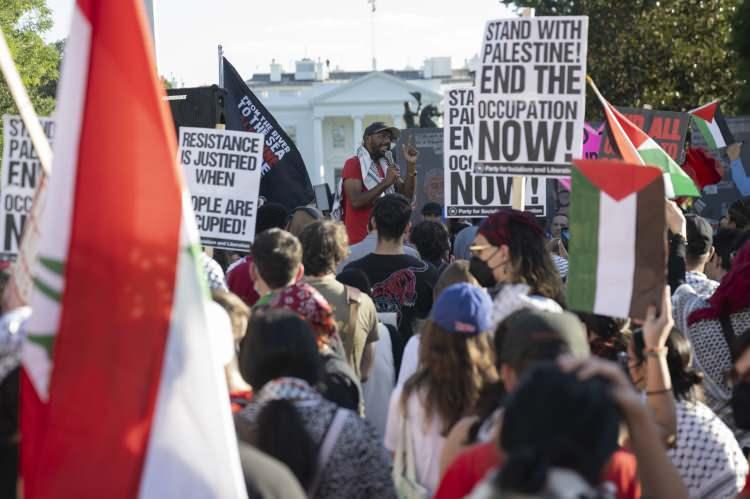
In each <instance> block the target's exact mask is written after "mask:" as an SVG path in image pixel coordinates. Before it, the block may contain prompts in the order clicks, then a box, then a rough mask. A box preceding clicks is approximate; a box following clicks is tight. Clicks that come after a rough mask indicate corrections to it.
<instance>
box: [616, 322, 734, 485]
mask: <svg viewBox="0 0 750 499" xmlns="http://www.w3.org/2000/svg"><path fill="white" fill-rule="evenodd" d="M666 347H667V349H668V351H667V366H668V367H669V375H670V377H671V379H672V393H673V394H674V398H675V406H676V410H677V439H676V442H675V445H674V446H673V447H672V448H671V449H669V450H668V451H667V454H668V455H669V457H670V459H671V460H672V462H673V463H674V465H675V467H676V468H677V470H678V471H679V473H680V475H681V476H682V479H683V481H684V482H685V485H686V486H687V488H688V492H689V493H690V497H707V498H708V497H710V498H730V497H731V498H733V497H735V496H736V495H737V493H738V492H739V491H740V490H742V487H743V485H744V483H745V477H746V475H747V472H748V465H747V460H746V459H745V457H744V455H743V454H742V449H740V446H739V445H738V444H737V440H736V439H735V438H734V435H733V434H732V431H731V430H730V429H729V428H728V427H727V426H726V425H725V424H724V423H723V422H722V421H721V420H720V419H719V418H717V417H716V414H714V412H713V411H712V410H711V409H709V408H708V407H707V406H706V405H704V404H703V403H702V402H701V399H702V389H701V385H702V382H703V375H702V374H701V373H700V372H698V371H696V370H695V369H694V368H692V367H691V362H692V351H691V349H690V344H689V343H688V341H687V340H686V339H685V337H684V336H683V335H682V334H681V333H680V332H679V331H677V330H676V329H673V330H672V332H671V333H670V335H669V338H667V344H666ZM644 350H646V348H645V344H644V342H643V333H642V332H640V331H636V332H635V333H634V334H633V341H632V342H631V344H630V345H629V346H628V357H629V359H630V360H629V365H628V369H629V371H630V376H631V378H632V379H633V382H634V384H635V385H636V387H637V388H639V389H641V390H643V389H644V387H645V382H646V377H647V373H646V369H645V364H646V354H645V353H644ZM646 395H647V396H651V395H653V394H652V393H649V392H646Z"/></svg>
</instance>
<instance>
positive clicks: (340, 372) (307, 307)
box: [268, 282, 364, 414]
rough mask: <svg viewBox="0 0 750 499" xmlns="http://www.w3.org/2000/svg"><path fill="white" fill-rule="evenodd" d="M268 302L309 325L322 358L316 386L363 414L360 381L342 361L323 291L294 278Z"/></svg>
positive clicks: (330, 310)
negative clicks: (321, 372) (319, 382)
mask: <svg viewBox="0 0 750 499" xmlns="http://www.w3.org/2000/svg"><path fill="white" fill-rule="evenodd" d="M268 306H269V307H271V308H281V309H286V310H291V311H292V312H294V313H296V314H297V315H299V316H300V317H301V318H302V319H303V320H305V321H306V322H307V324H308V325H309V326H310V328H311V329H312V332H313V333H314V337H315V340H316V342H317V344H318V352H319V353H320V357H321V360H322V362H323V372H324V377H323V380H322V381H321V384H320V387H319V388H320V390H321V392H322V393H323V396H324V397H325V398H327V399H328V400H330V401H331V402H333V403H335V404H337V405H340V406H341V407H346V408H347V409H351V410H353V411H358V412H360V414H364V398H363V396H362V384H361V383H360V380H359V376H357V373H355V372H354V369H352V367H351V366H350V365H349V363H348V362H346V354H345V352H344V344H343V342H342V341H341V337H340V336H339V334H338V328H337V326H336V321H335V317H334V315H333V309H332V308H331V306H330V305H329V304H328V302H327V301H326V299H325V298H324V297H323V295H321V294H320V293H319V292H318V290H316V289H315V288H314V287H312V286H311V285H309V284H307V283H305V282H297V283H295V284H292V285H291V286H287V287H286V288H284V289H282V290H281V291H279V292H278V293H277V294H276V295H274V297H273V298H272V299H271V301H270V302H269V304H268Z"/></svg>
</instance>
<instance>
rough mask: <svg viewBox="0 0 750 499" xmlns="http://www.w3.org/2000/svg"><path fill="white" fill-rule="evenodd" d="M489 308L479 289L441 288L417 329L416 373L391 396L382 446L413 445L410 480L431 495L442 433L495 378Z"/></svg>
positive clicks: (483, 294)
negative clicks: (418, 331) (420, 333)
mask: <svg viewBox="0 0 750 499" xmlns="http://www.w3.org/2000/svg"><path fill="white" fill-rule="evenodd" d="M491 306H492V302H491V301H490V298H489V296H488V295H487V293H486V292H485V291H484V290H483V289H481V288H478V287H476V286H472V285H471V284H466V283H459V284H454V285H452V286H449V287H448V288H446V289H445V290H444V291H443V292H442V293H441V294H440V296H439V297H438V299H437V302H436V303H435V306H434V307H433V311H432V315H431V317H430V319H429V320H427V321H426V322H425V324H424V327H423V329H422V337H421V341H420V346H419V366H418V368H417V371H416V372H415V373H414V375H413V376H411V377H410V378H409V379H408V380H407V381H406V382H405V383H404V384H403V385H399V386H397V387H396V389H395V390H394V391H393V394H392V395H391V402H390V407H389V410H388V423H387V425H386V432H385V446H386V448H388V449H389V450H391V451H393V452H396V451H397V450H398V449H399V448H405V447H406V446H410V447H411V448H413V451H414V461H415V465H416V477H414V479H415V480H416V481H417V482H418V483H419V484H421V486H423V487H424V488H426V489H427V490H428V491H430V492H431V493H433V492H434V491H435V489H436V488H437V485H438V481H439V472H440V468H439V466H440V454H441V451H442V447H443V444H444V442H445V436H446V435H447V434H448V432H450V430H451V428H452V427H453V425H454V424H456V422H458V421H459V420H460V419H461V418H462V417H464V416H465V415H467V414H468V413H469V412H470V411H471V410H472V409H473V406H474V404H475V403H476V401H477V399H478V397H479V392H480V390H481V389H482V387H483V386H484V385H485V384H486V383H489V382H492V381H495V380H496V379H497V372H496V371H495V368H494V366H493V364H492V353H491V352H492V347H491V345H490V338H489V334H488V330H489V328H490V318H489V315H490V309H491ZM397 458H398V456H397ZM399 472H400V470H398V469H397V470H396V473H399Z"/></svg>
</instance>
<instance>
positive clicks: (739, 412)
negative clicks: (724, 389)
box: [730, 381, 750, 430]
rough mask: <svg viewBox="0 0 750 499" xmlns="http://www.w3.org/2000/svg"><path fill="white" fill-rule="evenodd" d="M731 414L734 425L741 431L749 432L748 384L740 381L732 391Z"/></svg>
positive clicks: (749, 400) (749, 392) (749, 393)
mask: <svg viewBox="0 0 750 499" xmlns="http://www.w3.org/2000/svg"><path fill="white" fill-rule="evenodd" d="M730 404H732V414H734V424H735V425H737V428H740V429H742V430H750V383H748V382H747V381H740V382H739V383H737V384H736V385H734V389H733V390H732V399H731V400H730Z"/></svg>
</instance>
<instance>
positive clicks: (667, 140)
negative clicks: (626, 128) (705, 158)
mask: <svg viewBox="0 0 750 499" xmlns="http://www.w3.org/2000/svg"><path fill="white" fill-rule="evenodd" d="M617 110H618V111H620V112H621V113H622V114H623V115H625V117H626V118H628V119H629V120H630V121H632V122H633V123H634V124H635V125H636V126H637V127H638V128H640V129H641V130H643V131H644V132H646V135H648V136H649V137H651V138H652V139H654V140H655V141H656V143H657V144H659V145H660V146H661V148H662V149H664V151H665V152H666V153H667V154H669V156H671V158H672V159H673V160H675V161H676V162H677V164H679V165H681V164H682V163H684V162H685V140H686V139H687V132H688V127H689V125H690V115H689V114H688V113H676V112H673V111H654V110H653V109H635V108H630V107H617ZM599 158H609V159H616V158H620V154H619V153H618V151H617V147H616V146H615V145H614V141H613V140H612V134H611V133H610V131H609V125H608V124H607V125H606V126H605V127H604V133H602V139H601V147H600V149H599Z"/></svg>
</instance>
